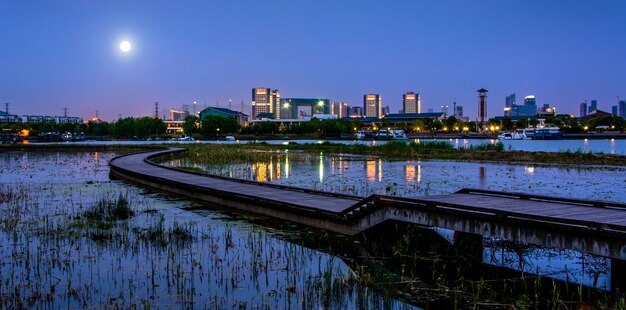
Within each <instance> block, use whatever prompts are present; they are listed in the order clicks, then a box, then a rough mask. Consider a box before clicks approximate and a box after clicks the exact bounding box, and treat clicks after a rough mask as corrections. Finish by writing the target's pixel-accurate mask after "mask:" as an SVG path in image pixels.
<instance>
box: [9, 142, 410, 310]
mask: <svg viewBox="0 0 626 310" xmlns="http://www.w3.org/2000/svg"><path fill="white" fill-rule="evenodd" d="M0 156H1V154H0ZM38 156H40V155H38ZM64 156H65V157H64ZM68 156H69V157H68ZM71 156H72V155H69V154H68V155H63V156H58V157H57V155H56V154H48V155H41V158H40V160H41V161H40V162H39V163H40V164H41V163H45V164H43V165H40V166H37V163H38V161H36V160H35V158H37V156H34V155H32V154H30V155H29V158H28V160H29V161H30V166H28V167H29V169H33V170H26V173H24V172H23V171H21V169H22V168H21V167H17V166H16V167H15V169H14V171H11V170H9V169H7V170H5V171H3V172H2V173H11V174H10V175H11V177H13V176H16V177H13V180H14V182H13V183H9V184H0V186H1V190H2V193H4V196H3V197H5V198H4V199H3V200H2V201H1V202H0V223H5V222H10V225H5V224H2V229H0V308H2V309H5V308H8V309H19V308H53V309H57V308H70V309H76V308H91V309H95V308H97V309H106V308H108V309H120V308H123V309H136V308H144V309H149V308H232V307H235V308H263V309H274V308H300V307H303V308H307V309H316V308H341V309H351V308H352V309H357V308H362V307H358V305H369V306H371V307H374V308H381V307H383V305H389V306H390V307H393V308H405V305H404V304H402V303H400V302H398V301H395V300H393V299H390V298H388V297H384V296H381V295H379V294H378V293H377V292H371V291H370V290H369V288H367V287H362V286H359V285H356V284H355V280H354V275H353V274H352V273H351V272H350V270H349V269H348V267H347V266H346V265H345V264H344V263H343V262H342V261H341V260H339V259H334V258H333V257H331V256H329V255H326V254H323V253H321V252H319V251H316V250H313V249H311V248H306V247H302V246H300V245H297V244H296V243H290V242H287V241H284V240H283V239H281V238H277V237H276V236H275V235H274V233H273V232H271V230H267V229H265V228H263V227H261V226H255V225H250V224H246V223H245V222H243V221H241V220H237V219H235V218H230V216H228V215H226V214H220V213H217V212H214V211H200V210H198V209H199V208H198V206H194V208H191V209H193V210H195V211H185V210H186V209H187V207H190V206H191V205H190V203H189V202H186V201H184V200H181V199H174V198H172V197H169V198H168V196H166V195H160V194H153V193H152V194H151V193H148V192H144V191H142V190H140V189H138V188H135V187H132V186H130V185H126V184H124V183H122V182H118V181H114V182H110V181H108V180H107V179H105V178H106V170H104V171H105V173H102V167H106V163H107V160H106V159H108V158H110V157H112V156H109V155H107V154H105V153H101V154H99V155H98V156H99V157H98V158H99V160H89V161H88V164H86V165H85V164H80V163H81V162H80V161H75V160H72V161H70V162H71V163H72V165H68V164H67V162H68V159H74V158H72V157H71ZM50 157H52V158H50ZM59 158H60V159H61V160H58V159H59ZM88 158H91V159H93V158H94V156H89V157H88ZM50 162H52V164H49V163H50ZM94 166H95V167H94ZM24 167H27V166H24ZM15 171H20V172H21V173H19V174H16V173H15ZM31 172H32V173H33V174H31V175H35V176H36V177H37V176H39V177H48V178H50V180H45V181H43V182H42V180H40V179H37V178H36V177H33V178H30V177H29V173H31ZM37 173H40V175H37ZM64 174H68V175H72V178H74V179H75V180H80V181H78V182H74V183H64V182H67V180H70V179H69V178H67V179H61V178H59V177H58V176H59V175H61V176H62V175H64ZM2 176H3V177H6V176H7V175H6V174H5V175H2ZM98 178H101V179H98ZM32 180H36V182H33V181H32ZM51 180H55V181H56V182H50V181H51ZM59 180H63V181H64V182H59ZM29 182H30V183H29ZM205 207H206V206H205ZM214 217H217V218H215V219H214ZM237 218H240V216H238V217H237Z"/></svg>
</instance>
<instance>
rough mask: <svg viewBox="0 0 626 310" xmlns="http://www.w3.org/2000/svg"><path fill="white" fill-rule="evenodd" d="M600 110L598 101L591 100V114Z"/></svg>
mask: <svg viewBox="0 0 626 310" xmlns="http://www.w3.org/2000/svg"><path fill="white" fill-rule="evenodd" d="M597 109H598V100H591V105H590V106H589V113H588V114H591V113H593V112H595V111H596V110H597Z"/></svg>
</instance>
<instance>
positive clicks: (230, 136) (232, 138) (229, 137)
mask: <svg viewBox="0 0 626 310" xmlns="http://www.w3.org/2000/svg"><path fill="white" fill-rule="evenodd" d="M224 140H226V141H237V139H235V136H233V135H228V136H226V137H224Z"/></svg>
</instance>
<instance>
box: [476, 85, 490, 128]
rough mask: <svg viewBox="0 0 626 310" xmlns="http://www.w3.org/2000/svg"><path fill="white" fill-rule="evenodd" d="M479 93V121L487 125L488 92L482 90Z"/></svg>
mask: <svg viewBox="0 0 626 310" xmlns="http://www.w3.org/2000/svg"><path fill="white" fill-rule="evenodd" d="M477 92H478V121H479V122H481V123H485V122H486V121H487V92H488V90H486V89H484V88H481V89H479V90H477Z"/></svg>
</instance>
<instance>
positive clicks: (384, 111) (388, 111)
mask: <svg viewBox="0 0 626 310" xmlns="http://www.w3.org/2000/svg"><path fill="white" fill-rule="evenodd" d="M382 113H383V114H382V116H385V115H387V114H389V113H391V109H389V106H386V107H383V110H382Z"/></svg>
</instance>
